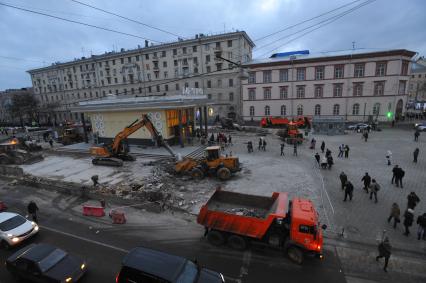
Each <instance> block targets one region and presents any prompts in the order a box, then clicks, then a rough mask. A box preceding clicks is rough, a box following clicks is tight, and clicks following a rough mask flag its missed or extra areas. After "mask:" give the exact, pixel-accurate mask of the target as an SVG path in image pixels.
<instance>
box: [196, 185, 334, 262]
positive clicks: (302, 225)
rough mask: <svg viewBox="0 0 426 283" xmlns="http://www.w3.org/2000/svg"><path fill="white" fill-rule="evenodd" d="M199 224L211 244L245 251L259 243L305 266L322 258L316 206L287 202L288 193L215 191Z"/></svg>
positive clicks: (321, 237)
mask: <svg viewBox="0 0 426 283" xmlns="http://www.w3.org/2000/svg"><path fill="white" fill-rule="evenodd" d="M197 222H198V223H199V224H201V225H203V226H204V227H205V229H206V233H207V239H208V241H209V242H210V243H211V244H213V245H216V246H219V245H223V244H225V243H226V244H227V245H228V246H229V247H231V248H233V249H237V250H244V249H245V248H247V246H248V244H249V243H250V242H253V241H256V242H260V243H263V244H266V245H268V246H271V247H275V248H279V249H281V250H283V252H285V254H287V255H288V257H289V258H290V259H291V260H292V261H294V262H296V263H298V264H302V262H303V259H304V257H305V256H314V257H317V258H323V255H322V244H323V236H322V231H321V228H322V229H326V225H323V226H322V227H319V225H320V223H319V221H318V213H317V212H316V210H315V207H314V205H313V203H312V202H311V201H310V200H307V199H301V198H294V199H292V200H291V201H289V199H288V194H287V193H273V194H272V196H271V197H264V196H255V195H247V194H240V193H234V192H228V191H223V190H221V189H218V190H216V192H215V193H214V194H213V196H212V197H211V198H210V199H209V200H208V202H207V203H206V204H204V205H203V206H202V207H201V209H200V213H199V214H198V218H197Z"/></svg>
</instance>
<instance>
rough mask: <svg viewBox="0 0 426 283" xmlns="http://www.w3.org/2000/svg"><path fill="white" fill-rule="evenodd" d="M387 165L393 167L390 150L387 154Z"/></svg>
mask: <svg viewBox="0 0 426 283" xmlns="http://www.w3.org/2000/svg"><path fill="white" fill-rule="evenodd" d="M386 164H387V165H388V166H391V165H392V151H390V150H388V151H387V152H386Z"/></svg>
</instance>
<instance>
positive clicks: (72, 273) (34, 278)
mask: <svg viewBox="0 0 426 283" xmlns="http://www.w3.org/2000/svg"><path fill="white" fill-rule="evenodd" d="M6 268H7V270H8V271H9V272H10V273H12V275H14V276H15V277H17V278H19V279H23V280H24V281H25V282H27V281H29V282H48V283H54V282H55V283H56V282H57V283H70V282H77V281H78V280H79V279H80V278H81V277H82V276H83V274H84V273H85V271H86V264H85V262H84V261H83V260H81V259H79V258H77V257H74V256H72V255H70V254H68V253H67V252H65V251H63V250H61V249H58V248H56V247H54V246H51V245H48V244H31V245H29V246H26V247H25V248H23V249H21V250H19V251H17V252H16V253H14V254H13V255H12V256H10V257H9V258H8V259H7V260H6Z"/></svg>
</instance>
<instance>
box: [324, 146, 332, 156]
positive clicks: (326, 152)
mask: <svg viewBox="0 0 426 283" xmlns="http://www.w3.org/2000/svg"><path fill="white" fill-rule="evenodd" d="M330 155H331V150H329V149H328V148H327V150H326V151H325V157H327V158H328V157H329V156H330Z"/></svg>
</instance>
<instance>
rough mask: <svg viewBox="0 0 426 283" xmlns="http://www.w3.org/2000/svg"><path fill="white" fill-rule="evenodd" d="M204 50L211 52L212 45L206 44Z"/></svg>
mask: <svg viewBox="0 0 426 283" xmlns="http://www.w3.org/2000/svg"><path fill="white" fill-rule="evenodd" d="M204 50H205V51H209V50H210V44H209V43H207V44H204Z"/></svg>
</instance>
